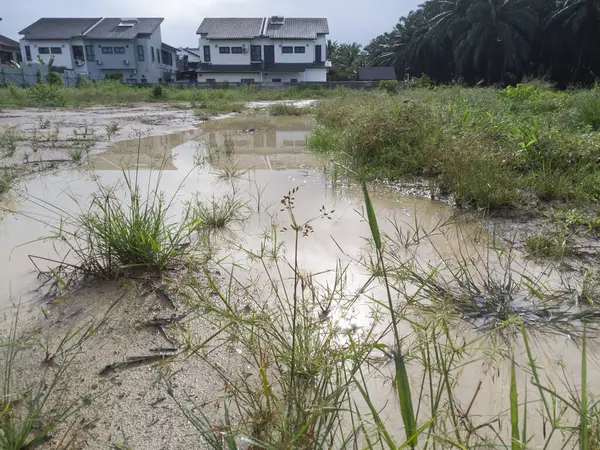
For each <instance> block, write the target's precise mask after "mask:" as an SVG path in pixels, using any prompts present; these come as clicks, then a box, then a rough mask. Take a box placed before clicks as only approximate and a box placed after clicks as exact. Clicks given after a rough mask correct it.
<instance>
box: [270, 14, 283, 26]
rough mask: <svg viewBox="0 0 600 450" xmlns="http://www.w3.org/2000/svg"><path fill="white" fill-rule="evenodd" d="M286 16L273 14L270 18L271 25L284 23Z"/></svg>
mask: <svg viewBox="0 0 600 450" xmlns="http://www.w3.org/2000/svg"><path fill="white" fill-rule="evenodd" d="M284 21H285V18H284V17H283V16H271V18H270V19H269V24H270V25H283V22H284Z"/></svg>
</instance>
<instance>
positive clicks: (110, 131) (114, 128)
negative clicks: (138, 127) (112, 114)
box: [104, 122, 121, 141]
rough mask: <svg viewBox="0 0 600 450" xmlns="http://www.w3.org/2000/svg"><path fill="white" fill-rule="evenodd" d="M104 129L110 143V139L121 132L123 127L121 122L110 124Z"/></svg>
mask: <svg viewBox="0 0 600 450" xmlns="http://www.w3.org/2000/svg"><path fill="white" fill-rule="evenodd" d="M104 129H105V130H106V137H107V138H108V140H109V141H110V138H111V137H112V136H114V135H115V134H117V133H118V132H119V130H120V129H121V125H119V122H110V123H107V124H104Z"/></svg>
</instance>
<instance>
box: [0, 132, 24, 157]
mask: <svg viewBox="0 0 600 450" xmlns="http://www.w3.org/2000/svg"><path fill="white" fill-rule="evenodd" d="M20 139H21V136H20V135H19V128H18V127H9V128H6V129H5V130H4V132H3V133H2V134H1V135H0V151H1V152H2V154H3V156H5V157H11V156H13V155H14V154H15V152H16V151H17V142H19V140H20Z"/></svg>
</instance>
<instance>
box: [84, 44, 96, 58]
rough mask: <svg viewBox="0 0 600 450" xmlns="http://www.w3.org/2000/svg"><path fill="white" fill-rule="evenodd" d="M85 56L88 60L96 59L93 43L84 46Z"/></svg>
mask: <svg viewBox="0 0 600 450" xmlns="http://www.w3.org/2000/svg"><path fill="white" fill-rule="evenodd" d="M85 57H86V58H87V60H88V61H93V60H94V59H96V55H94V46H93V45H86V46H85Z"/></svg>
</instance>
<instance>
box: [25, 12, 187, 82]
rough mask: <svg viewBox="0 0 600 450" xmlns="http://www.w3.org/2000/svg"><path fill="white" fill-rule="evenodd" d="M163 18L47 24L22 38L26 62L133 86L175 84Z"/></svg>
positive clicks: (173, 51)
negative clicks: (119, 81) (111, 79)
mask: <svg viewBox="0 0 600 450" xmlns="http://www.w3.org/2000/svg"><path fill="white" fill-rule="evenodd" d="M162 22H163V19H162V18H133V19H117V18H42V19H39V20H38V21H37V22H35V23H33V24H32V25H30V26H28V27H27V28H25V29H24V30H22V31H21V32H20V34H21V35H23V38H22V39H21V52H22V54H23V56H24V57H25V59H26V60H27V61H33V62H36V61H42V62H43V63H45V64H48V63H49V62H50V60H51V59H52V60H53V65H54V66H60V67H64V68H66V69H72V70H76V71H77V72H79V73H82V74H85V75H89V76H90V77H91V78H105V77H106V76H107V75H108V74H113V75H112V76H113V77H115V76H116V77H119V75H120V77H119V78H121V79H122V80H123V81H127V82H132V83H144V82H148V83H158V82H161V81H167V79H169V80H170V78H171V76H172V74H174V72H175V63H176V49H175V48H173V47H170V46H168V45H166V44H163V42H162V40H161V34H160V25H161V23H162Z"/></svg>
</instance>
